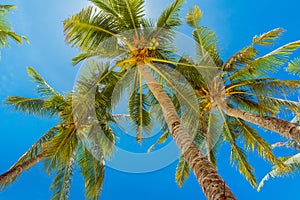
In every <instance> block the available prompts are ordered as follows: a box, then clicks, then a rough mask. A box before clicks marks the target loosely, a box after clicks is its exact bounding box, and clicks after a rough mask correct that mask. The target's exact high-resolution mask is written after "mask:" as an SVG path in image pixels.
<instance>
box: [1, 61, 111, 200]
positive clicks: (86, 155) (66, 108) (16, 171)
mask: <svg viewBox="0 0 300 200" xmlns="http://www.w3.org/2000/svg"><path fill="white" fill-rule="evenodd" d="M103 67H104V66H103ZM27 71H28V75H29V76H30V77H31V78H32V79H33V81H34V82H35V83H36V84H37V86H38V88H37V92H38V94H39V96H40V97H39V98H27V97H19V96H12V97H8V98H7V99H6V100H5V103H6V104H7V105H9V106H11V107H12V108H14V109H15V110H18V111H22V112H23V113H25V114H33V115H37V116H41V117H55V116H57V119H58V123H57V124H56V125H55V126H53V127H52V128H50V130H49V131H47V132H46V133H45V134H44V135H43V136H42V137H41V138H40V139H38V140H37V141H36V142H35V143H34V144H33V145H32V146H31V147H30V148H29V149H28V151H27V152H26V153H25V154H24V155H22V156H21V157H20V159H19V160H18V161H17V162H16V163H15V164H14V165H13V166H12V167H11V168H10V169H9V170H8V171H7V172H5V173H4V174H2V175H0V186H1V189H4V188H5V187H6V186H8V184H11V183H12V182H14V181H15V180H16V179H17V177H19V176H20V174H21V173H22V172H23V171H24V170H27V169H29V168H31V167H33V166H34V165H35V164H37V163H38V162H40V161H44V165H45V170H46V171H47V173H48V174H50V173H52V172H55V173H56V175H55V177H54V179H53V182H52V185H51V189H52V190H53V192H54V193H53V195H52V197H51V199H68V197H69V194H70V187H71V179H72V175H73V173H74V170H75V167H76V166H78V167H79V168H80V171H81V174H82V175H83V176H84V178H85V196H86V198H88V199H98V198H99V196H100V190H101V188H102V184H103V178H104V170H105V169H104V168H105V166H104V160H103V159H104V156H105V155H106V156H108V155H110V154H111V152H112V150H113V146H114V134H113V132H112V130H111V128H110V127H109V126H101V128H99V127H100V126H98V124H99V123H101V124H103V123H105V124H111V123H115V120H114V119H113V118H112V116H111V115H110V114H109V113H107V109H105V108H107V106H106V104H109V99H107V98H105V99H104V98H102V99H101V98H100V96H101V95H100V91H99V95H98V100H99V101H97V102H96V103H97V105H98V106H99V109H98V111H99V121H97V122H95V123H94V124H92V125H91V126H95V127H96V128H94V129H92V128H89V129H87V131H84V130H82V129H81V130H80V129H78V127H77V126H76V125H75V124H76V123H77V122H76V120H75V119H74V116H73V108H74V107H73V105H74V102H75V103H76V102H77V103H79V102H78V101H79V100H78V99H77V100H74V99H73V98H72V95H73V94H72V93H67V94H66V95H61V94H60V93H58V92H57V91H55V90H54V89H53V88H52V87H51V86H49V85H48V84H47V82H46V81H45V80H44V79H43V78H42V77H41V76H40V75H39V74H38V73H37V72H36V71H35V70H34V69H33V68H31V67H29V68H28V70H27ZM109 78H110V81H113V80H114V75H113V74H112V75H111V76H110V77H109ZM83 80H84V83H85V84H86V85H88V84H92V83H91V82H87V80H85V79H84V77H82V79H81V81H83ZM106 81H107V80H106ZM84 90H85V87H84V85H81V87H78V88H76V89H75V91H74V92H73V93H81V92H84ZM109 90H110V88H109V86H107V87H104V88H102V92H104V93H106V92H107V91H109ZM106 95H107V94H106ZM77 96H78V95H77ZM81 100H83V101H84V98H83V97H82V98H81ZM97 127H98V128H97ZM92 130H93V131H95V132H97V133H98V134H99V132H100V133H103V134H105V136H106V137H105V138H109V139H108V140H104V139H102V140H101V147H100V148H101V150H102V151H101V153H98V155H97V157H95V155H93V154H92V153H91V152H92V151H91V150H90V149H89V148H88V147H87V145H85V144H84V140H85V139H87V138H83V137H82V136H83V134H86V135H88V134H94V133H92ZM88 131H90V132H88Z"/></svg>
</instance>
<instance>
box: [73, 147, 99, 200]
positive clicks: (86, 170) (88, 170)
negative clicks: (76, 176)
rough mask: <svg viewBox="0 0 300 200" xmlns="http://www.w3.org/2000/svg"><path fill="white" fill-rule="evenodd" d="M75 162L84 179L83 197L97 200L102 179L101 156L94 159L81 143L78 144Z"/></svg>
mask: <svg viewBox="0 0 300 200" xmlns="http://www.w3.org/2000/svg"><path fill="white" fill-rule="evenodd" d="M77 163H78V166H79V168H80V171H81V174H82V175H83V176H84V179H85V186H84V187H85V197H86V198H87V199H91V200H98V199H99V197H100V191H101V189H102V185H103V179H104V160H103V157H102V158H101V157H99V158H98V159H96V158H95V157H94V156H93V155H92V154H91V153H90V151H89V150H87V149H86V148H85V146H84V145H83V144H80V145H79V149H78V154H77Z"/></svg>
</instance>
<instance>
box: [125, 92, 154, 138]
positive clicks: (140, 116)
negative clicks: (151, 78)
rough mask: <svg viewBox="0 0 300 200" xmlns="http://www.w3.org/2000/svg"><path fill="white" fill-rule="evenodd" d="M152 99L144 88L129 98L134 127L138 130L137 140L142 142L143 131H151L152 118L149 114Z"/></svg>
mask: <svg viewBox="0 0 300 200" xmlns="http://www.w3.org/2000/svg"><path fill="white" fill-rule="evenodd" d="M150 103H151V102H150V101H149V99H148V98H147V95H146V94H143V90H141V89H140V90H139V91H138V92H137V91H135V92H134V93H133V94H132V96H131V97H130V99H129V104H128V109H129V114H130V118H131V121H132V122H133V128H134V129H136V130H137V141H138V142H141V139H142V134H143V132H145V133H146V134H147V133H151V130H152V124H151V122H152V119H151V116H150V114H149V111H148V109H149V106H150Z"/></svg>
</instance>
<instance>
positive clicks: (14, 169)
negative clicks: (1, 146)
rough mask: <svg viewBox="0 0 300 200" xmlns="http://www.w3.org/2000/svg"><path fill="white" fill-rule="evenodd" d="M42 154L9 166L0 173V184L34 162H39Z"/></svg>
mask: <svg viewBox="0 0 300 200" xmlns="http://www.w3.org/2000/svg"><path fill="white" fill-rule="evenodd" d="M44 156H45V155H44V154H43V153H41V154H37V155H36V156H35V157H33V158H31V159H29V160H27V161H25V162H24V163H22V164H20V165H16V166H14V167H12V168H10V169H9V170H8V171H7V172H5V173H4V174H1V175H0V185H3V184H5V183H7V182H9V181H10V180H11V179H13V178H15V177H16V176H17V175H19V174H20V173H21V172H23V171H24V170H26V169H29V168H30V167H32V166H34V165H35V164H36V163H38V162H40V161H41V160H42V159H43V158H44Z"/></svg>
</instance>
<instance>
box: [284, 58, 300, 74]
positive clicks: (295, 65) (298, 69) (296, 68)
mask: <svg viewBox="0 0 300 200" xmlns="http://www.w3.org/2000/svg"><path fill="white" fill-rule="evenodd" d="M286 70H287V71H288V72H290V73H291V74H294V75H297V76H300V58H295V59H294V60H292V61H290V62H289V65H288V67H287V68H286Z"/></svg>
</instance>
